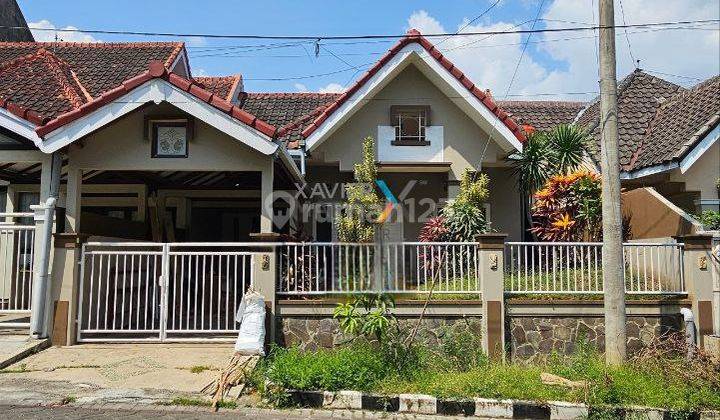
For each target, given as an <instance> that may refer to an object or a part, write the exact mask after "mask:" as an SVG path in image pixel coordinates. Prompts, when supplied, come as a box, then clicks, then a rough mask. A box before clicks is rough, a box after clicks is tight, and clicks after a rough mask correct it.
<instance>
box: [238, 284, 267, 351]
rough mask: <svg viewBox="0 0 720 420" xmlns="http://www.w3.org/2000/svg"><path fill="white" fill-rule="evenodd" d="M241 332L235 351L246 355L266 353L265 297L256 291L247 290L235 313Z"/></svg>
mask: <svg viewBox="0 0 720 420" xmlns="http://www.w3.org/2000/svg"><path fill="white" fill-rule="evenodd" d="M235 321H236V322H239V323H240V333H239V334H238V338H237V341H236V342H235V351H238V352H241V353H242V354H244V355H256V354H257V355H261V356H264V355H265V350H264V347H265V298H263V296H262V295H261V294H259V293H256V292H247V293H245V296H243V299H242V302H241V303H240V307H239V308H238V310H237V313H236V314H235Z"/></svg>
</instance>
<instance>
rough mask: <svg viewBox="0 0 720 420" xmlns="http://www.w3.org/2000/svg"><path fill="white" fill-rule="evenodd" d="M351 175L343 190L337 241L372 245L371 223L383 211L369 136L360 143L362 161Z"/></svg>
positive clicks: (373, 235)
mask: <svg viewBox="0 0 720 420" xmlns="http://www.w3.org/2000/svg"><path fill="white" fill-rule="evenodd" d="M354 176H355V182H354V183H353V184H350V185H348V186H347V188H346V189H345V192H346V194H347V203H346V205H345V207H344V208H343V210H342V212H341V214H340V216H339V217H338V219H337V221H336V224H337V229H338V238H339V239H340V241H341V242H372V241H373V239H374V237H375V228H374V227H373V224H372V221H373V220H375V219H376V218H377V215H378V214H379V213H380V211H381V210H382V209H381V208H380V207H381V206H380V198H379V197H378V195H377V193H376V192H375V187H374V182H375V180H376V178H377V167H376V166H375V140H374V139H373V138H372V137H367V138H365V140H364V141H363V147H362V160H361V162H360V163H357V164H355V168H354Z"/></svg>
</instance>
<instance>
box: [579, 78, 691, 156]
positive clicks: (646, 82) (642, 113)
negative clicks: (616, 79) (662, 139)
mask: <svg viewBox="0 0 720 420" xmlns="http://www.w3.org/2000/svg"><path fill="white" fill-rule="evenodd" d="M682 91H683V88H682V87H680V86H678V85H676V84H674V83H670V82H668V81H666V80H663V79H660V78H658V77H655V76H651V75H649V74H647V73H645V72H643V71H640V70H635V71H634V72H632V73H631V74H630V75H628V76H627V77H626V78H625V79H623V80H622V81H621V82H620V83H619V84H618V135H619V138H618V149H619V153H620V154H619V158H620V165H621V166H622V167H623V169H625V170H628V169H630V168H631V165H632V161H633V157H634V156H635V154H636V152H637V150H638V147H639V146H640V144H641V143H642V141H643V139H644V137H645V135H646V134H647V132H648V128H649V127H650V122H651V121H652V120H653V118H655V114H656V113H657V111H658V108H660V106H661V105H662V104H663V103H664V102H665V101H667V100H668V99H670V98H671V97H673V96H674V95H675V94H677V93H678V92H682ZM577 123H578V124H579V125H581V126H583V127H585V128H586V129H587V130H588V131H589V132H590V135H591V136H592V137H593V139H594V142H593V143H592V145H591V148H590V152H591V155H592V157H593V159H595V161H596V162H599V157H600V102H599V100H597V99H596V100H595V101H593V102H592V103H591V104H590V105H589V106H588V108H587V109H586V110H584V111H582V113H581V114H580V115H579V117H578V120H577Z"/></svg>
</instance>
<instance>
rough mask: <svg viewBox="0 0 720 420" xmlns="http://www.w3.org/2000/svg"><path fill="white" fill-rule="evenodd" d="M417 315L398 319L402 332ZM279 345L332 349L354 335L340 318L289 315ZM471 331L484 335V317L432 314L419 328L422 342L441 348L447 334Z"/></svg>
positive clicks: (282, 320)
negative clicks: (345, 331) (345, 329)
mask: <svg viewBox="0 0 720 420" xmlns="http://www.w3.org/2000/svg"><path fill="white" fill-rule="evenodd" d="M416 323H417V318H398V324H399V327H400V329H401V330H402V331H410V330H411V329H412V328H414V327H415V325H416ZM277 332H278V334H277V337H278V344H280V345H281V346H285V347H298V348H300V349H302V350H309V351H313V350H317V349H319V348H332V347H335V346H339V345H342V344H343V343H346V342H348V341H349V339H350V338H351V337H349V336H347V335H345V334H343V333H342V332H341V331H340V327H339V325H338V321H337V320H335V319H333V318H332V317H313V316H286V317H278V318H277ZM459 332H470V333H473V334H477V336H478V337H480V335H481V334H482V319H481V318H480V317H474V316H472V317H449V316H442V317H437V316H430V317H426V318H425V319H423V321H422V326H421V327H420V329H419V330H418V335H417V339H418V342H420V343H422V344H424V345H427V346H430V347H438V346H440V345H442V342H443V339H444V337H445V336H447V335H448V334H451V333H459Z"/></svg>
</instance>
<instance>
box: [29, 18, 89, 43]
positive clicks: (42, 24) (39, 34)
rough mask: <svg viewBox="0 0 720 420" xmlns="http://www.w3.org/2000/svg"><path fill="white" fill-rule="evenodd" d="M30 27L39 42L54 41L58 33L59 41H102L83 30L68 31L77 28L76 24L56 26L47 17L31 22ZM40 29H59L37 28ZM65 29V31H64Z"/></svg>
mask: <svg viewBox="0 0 720 420" xmlns="http://www.w3.org/2000/svg"><path fill="white" fill-rule="evenodd" d="M28 27H29V28H30V32H32V35H33V37H34V38H35V41H38V42H53V41H55V35H57V37H58V40H59V41H65V42H102V41H101V40H99V39H95V37H93V36H92V35H89V34H84V33H82V32H68V30H69V31H73V30H76V29H78V28H76V27H75V26H66V27H64V28H58V27H56V26H55V25H54V24H53V23H52V22H50V21H49V20H47V19H43V20H41V21H39V22H29V23H28ZM35 28H38V29H57V30H56V31H55V30H51V31H47V30H37V29H35ZM63 29H64V31H63Z"/></svg>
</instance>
